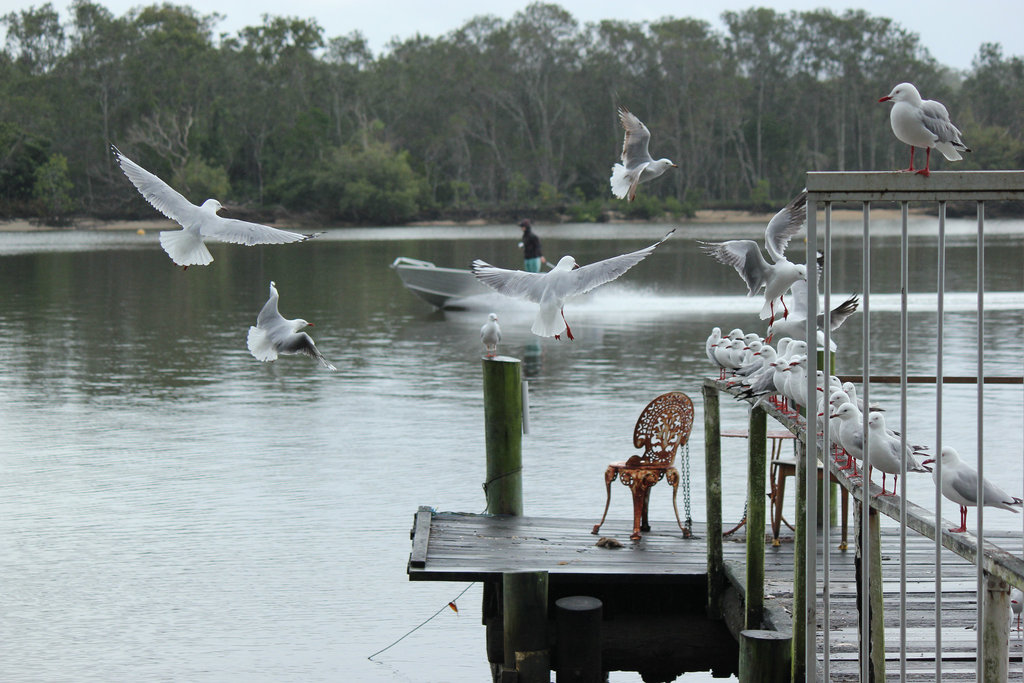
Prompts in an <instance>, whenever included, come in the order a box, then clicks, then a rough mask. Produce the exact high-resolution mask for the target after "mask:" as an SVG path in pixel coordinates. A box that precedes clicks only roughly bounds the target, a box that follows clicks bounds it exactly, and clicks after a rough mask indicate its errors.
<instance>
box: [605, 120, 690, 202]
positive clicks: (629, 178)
mask: <svg viewBox="0 0 1024 683" xmlns="http://www.w3.org/2000/svg"><path fill="white" fill-rule="evenodd" d="M619 121H621V122H622V127H623V128H625V129H626V134H625V137H624V138H623V140H622V163H619V164H615V165H614V166H612V177H611V180H610V181H609V182H610V184H611V186H612V194H613V195H615V196H616V197H618V198H619V199H625V198H626V196H627V195H628V196H629V201H633V200H634V199H636V186H637V185H639V184H640V183H645V182H647V181H648V180H653V179H654V178H657V177H658V176H660V175H661V174H662V173H664V172H665V171H667V170H668V169H670V168H679V167H678V166H677V165H676V164H674V163H672V160H671V159H665V158H661V159H654V158H653V157H652V156H651V153H650V152H649V151H648V143H650V141H651V131H649V130H647V126H645V125H644V123H643V121H641V120H640V119H638V118H637V117H636V114H634V113H633V112H631V111H629V110H628V109H626V108H625V107H619Z"/></svg>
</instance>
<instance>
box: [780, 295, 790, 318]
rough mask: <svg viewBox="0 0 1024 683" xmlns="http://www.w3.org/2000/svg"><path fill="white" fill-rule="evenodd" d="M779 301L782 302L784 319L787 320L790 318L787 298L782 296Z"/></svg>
mask: <svg viewBox="0 0 1024 683" xmlns="http://www.w3.org/2000/svg"><path fill="white" fill-rule="evenodd" d="M779 301H781V302H782V319H783V320H786V319H787V318H789V308H788V307H787V306H786V297H785V296H782V295H780V296H779Z"/></svg>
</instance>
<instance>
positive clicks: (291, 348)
mask: <svg viewBox="0 0 1024 683" xmlns="http://www.w3.org/2000/svg"><path fill="white" fill-rule="evenodd" d="M280 348H281V352H282V353H301V354H303V355H306V356H309V357H310V358H312V359H314V360H316V361H317V362H318V363H320V365H322V366H324V367H325V368H327V369H328V370H337V369H338V368H336V367H334V366H333V365H331V363H329V362H328V361H327V359H326V358H324V355H323V354H322V353H320V350H319V349H318V348H316V344H314V343H313V338H312V337H310V336H309V335H308V334H306V333H305V332H296V333H295V334H293V335H291V336H289V337H288V338H287V339H285V340H284V341H282V342H281V347H280Z"/></svg>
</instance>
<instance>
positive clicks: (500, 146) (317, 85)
mask: <svg viewBox="0 0 1024 683" xmlns="http://www.w3.org/2000/svg"><path fill="white" fill-rule="evenodd" d="M222 18H223V17H221V16H219V15H217V14H203V13H201V12H198V11H197V10H195V9H193V8H191V7H188V6H183V5H172V4H161V5H149V6H143V7H137V8H135V9H133V10H131V11H129V12H128V13H126V14H125V15H124V16H114V15H113V14H112V13H111V12H110V11H108V10H107V9H106V8H104V7H103V6H102V5H100V4H97V3H94V2H91V1H89V0H74V2H73V3H72V4H71V6H70V8H69V17H68V19H67V21H66V22H62V20H61V17H60V14H59V13H58V12H57V10H56V9H54V7H53V5H52V4H49V3H47V4H44V5H41V6H38V7H33V8H30V9H26V10H22V11H18V12H13V13H9V14H7V15H5V16H3V17H2V18H0V22H2V24H3V26H4V28H5V30H6V36H7V39H6V43H5V45H4V49H3V51H2V52H0V216H3V217H15V216H18V217H36V218H39V219H42V220H45V221H47V222H50V223H60V222H66V221H68V220H69V219H70V218H71V217H73V216H75V215H91V216H98V217H107V218H113V217H131V216H148V215H152V211H151V209H149V207H148V206H147V205H145V204H144V203H143V202H141V201H140V199H139V197H138V195H137V193H135V190H134V189H133V188H132V187H131V185H130V183H128V182H127V181H126V179H125V178H124V177H123V176H122V175H121V173H120V171H119V169H118V168H117V167H116V165H115V164H114V162H113V158H112V155H111V153H110V150H109V145H110V144H115V145H117V146H118V147H119V148H120V149H121V150H122V151H124V152H125V153H126V154H127V155H128V156H130V157H131V158H133V159H134V160H135V161H137V162H139V163H140V164H142V165H143V166H145V167H146V168H148V169H150V170H151V171H153V172H154V173H156V174H157V175H159V176H160V177H162V178H164V179H165V180H167V181H168V182H170V183H171V184H172V185H173V186H175V187H176V188H178V189H180V190H181V191H182V193H183V194H185V195H186V196H187V197H188V198H190V199H192V200H193V201H196V202H197V203H198V202H201V201H202V200H203V199H205V198H206V197H211V196H213V197H217V198H220V199H221V200H222V201H224V200H226V201H227V202H228V203H231V204H234V205H237V206H238V207H242V208H244V209H247V210H249V211H252V212H261V213H265V214H266V213H269V214H273V213H282V212H283V213H287V214H291V215H303V216H309V217H310V218H311V219H314V220H320V221H333V222H350V223H359V224H394V223H402V222H407V221H410V220H416V219H430V218H440V217H448V218H469V217H475V216H484V217H489V218H504V217H515V216H522V215H525V214H527V213H529V214H532V215H545V214H547V215H552V216H553V215H555V214H560V215H568V216H569V217H570V218H571V219H575V220H600V219H601V218H602V217H603V216H605V215H606V214H607V211H608V210H609V209H614V210H616V211H621V212H625V213H626V214H627V215H628V216H631V217H635V218H643V217H650V216H659V215H664V214H665V213H666V212H667V213H670V214H675V215H686V214H692V212H693V211H694V210H695V209H697V208H700V207H715V206H737V207H748V208H760V209H766V208H769V207H771V206H773V205H776V204H779V203H780V202H784V201H785V199H787V198H788V197H789V196H791V195H792V194H794V193H795V192H796V191H798V190H799V189H800V187H802V185H803V178H804V173H805V172H807V171H809V170H882V169H895V168H900V167H904V166H905V165H906V155H907V153H908V150H907V148H906V146H905V145H902V144H900V143H898V142H897V141H896V140H895V138H894V136H893V135H892V132H891V131H890V129H889V125H888V112H889V108H888V107H887V106H885V105H881V104H877V99H878V98H879V97H880V96H882V95H885V94H887V93H888V92H889V91H890V90H891V89H892V87H893V85H895V84H896V83H898V82H901V81H904V80H909V81H912V82H913V83H915V84H916V85H917V86H918V88H919V90H920V91H921V92H922V94H923V95H924V96H925V97H928V98H932V99H938V100H940V101H942V102H944V103H945V104H946V106H947V108H948V109H949V110H950V112H951V114H952V116H953V119H954V122H956V123H957V124H958V125H959V126H960V127H961V129H962V130H963V133H964V137H965V139H966V140H967V142H968V144H969V145H970V146H971V147H972V149H974V153H973V154H970V155H967V157H966V159H965V161H963V162H960V163H958V165H957V166H956V167H957V168H961V169H1006V168H1022V167H1024V139H1022V135H1024V126H1022V125H1021V124H1022V121H1021V119H1022V118H1024V60H1022V58H1021V57H1017V56H1005V55H1004V54H1003V52H1002V48H1001V46H999V45H998V44H983V45H981V46H979V49H978V53H977V56H976V57H975V59H974V61H973V64H972V67H971V68H970V69H969V70H968V71H967V72H965V73H962V72H957V71H954V70H952V69H950V68H948V67H945V66H943V65H941V64H939V63H937V61H936V60H935V59H934V58H933V57H932V56H931V55H930V54H929V52H928V50H927V49H926V48H925V46H923V45H922V44H921V42H920V39H919V38H918V36H917V35H916V34H914V33H912V32H910V31H908V30H906V29H904V28H902V27H900V26H899V25H898V24H896V23H894V22H893V21H892V20H890V19H887V18H884V17H875V16H871V15H869V14H867V13H866V12H864V11H862V10H849V11H846V12H844V13H842V14H836V13H833V12H832V11H830V10H815V11H808V12H796V11H793V12H788V13H783V12H776V11H774V10H771V9H764V8H751V9H748V10H744V11H740V12H732V11H730V12H725V13H724V14H723V15H722V18H723V22H724V24H725V30H724V31H718V30H715V29H713V28H712V27H711V25H710V24H708V23H706V22H703V21H698V20H694V19H688V18H668V19H664V20H660V21H657V22H638V23H634V22H625V21H601V22H598V23H587V24H581V23H580V22H578V21H577V20H576V19H575V18H574V17H573V16H572V15H571V14H570V13H569V12H567V11H566V10H564V9H563V8H561V7H560V6H558V5H555V4H546V3H539V2H538V3H534V4H532V5H529V6H528V7H526V8H525V9H524V10H522V11H521V12H519V13H517V14H515V15H514V16H512V17H511V18H510V19H507V20H504V19H500V18H497V17H494V16H478V17H475V18H473V19H471V20H469V21H468V22H466V23H465V24H464V25H463V26H461V27H460V28H458V29H456V30H454V31H452V32H450V33H448V34H446V35H444V36H440V37H427V36H416V37H413V38H410V39H407V40H402V41H394V42H392V43H391V44H390V45H389V46H388V48H387V49H386V50H385V51H384V52H383V53H382V54H380V55H374V54H372V52H371V51H370V49H369V47H368V45H367V42H366V40H365V38H364V37H363V36H362V34H360V33H359V32H353V33H350V34H348V35H345V36H340V37H327V36H325V35H324V31H323V29H322V28H321V27H320V26H319V25H318V24H317V22H316V21H315V20H314V19H300V18H293V17H280V16H264V17H263V23H262V24H261V25H259V26H250V27H246V28H244V29H242V30H241V31H238V32H237V33H236V34H233V35H228V34H225V33H219V34H218V33H216V27H217V24H218V23H219V22H220V21H221V20H222ZM620 105H623V106H626V107H628V108H629V109H630V110H631V111H633V112H634V113H636V114H637V115H638V116H639V117H640V118H641V120H643V121H644V122H645V123H646V124H647V126H648V128H650V130H651V133H652V136H651V151H652V153H653V154H654V156H656V157H660V156H667V157H669V158H671V159H673V160H674V161H675V162H676V163H677V164H678V165H679V170H678V171H676V170H672V171H671V172H670V173H667V174H666V175H665V176H663V177H662V178H660V179H659V180H658V181H656V182H654V183H650V184H648V185H645V186H644V187H643V190H642V191H641V193H639V194H638V197H637V201H636V202H633V203H632V204H626V203H624V202H620V201H618V200H615V199H614V198H612V197H611V195H610V192H609V188H608V177H609V175H610V169H611V166H612V164H613V163H614V162H615V161H616V160H617V159H618V156H619V153H620V151H621V146H622V129H621V128H620V126H619V122H618V118H617V115H616V109H617V107H618V106H620ZM940 164H941V162H940ZM939 167H940V168H941V167H942V166H941V165H939Z"/></svg>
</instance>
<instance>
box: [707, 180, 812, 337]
mask: <svg viewBox="0 0 1024 683" xmlns="http://www.w3.org/2000/svg"><path fill="white" fill-rule="evenodd" d="M806 219H807V190H804V191H803V192H801V193H800V194H799V195H797V196H796V197H794V198H793V200H792V201H790V202H789V204H787V205H786V206H785V207H783V208H782V209H781V210H780V211H779V212H778V213H777V214H775V216H773V217H772V219H771V220H770V221H769V222H768V226H767V227H766V228H765V231H764V243H765V248H766V249H767V250H768V256H769V257H770V258H771V259H772V261H773V262H772V263H769V262H768V261H766V260H765V258H764V256H762V255H761V249H760V247H758V246H757V242H755V241H754V240H729V241H727V242H700V241H698V242H699V244H700V245H701V249H702V250H703V251H704V253H705V254H707V255H709V256H711V257H712V258H714V259H715V260H716V261H718V262H719V263H722V264H724V265H727V266H732V267H733V268H735V269H736V272H737V273H739V275H740V277H742V278H743V281H744V282H745V283H746V285H747V296H754V294H755V293H756V292H757V291H758V290H760V289H764V306H763V307H762V308H761V319H762V320H771V319H773V318H774V317H775V300H776V299H778V300H779V301H780V302H781V303H782V309H783V317H784V318H788V317H789V308H788V307H787V306H786V302H785V299H783V295H785V293H786V292H787V291H788V290H789V288H790V286H791V285H792V284H793V283H794V282H796V281H797V280H806V279H807V268H806V267H805V266H804V265H803V264H796V263H791V262H790V261H789V259H787V258H786V256H785V251H786V247H787V246H788V245H789V241H790V239H792V237H793V235H795V234H796V233H797V232H799V230H800V228H801V227H803V224H804V221H805V220H806Z"/></svg>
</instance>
